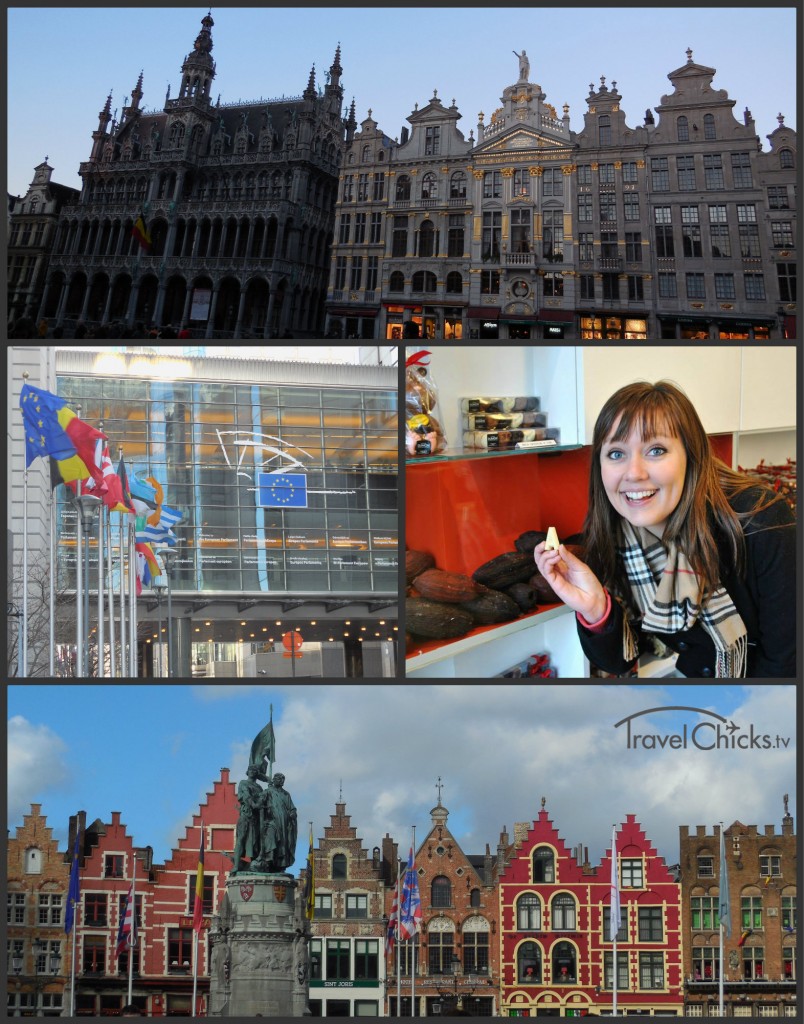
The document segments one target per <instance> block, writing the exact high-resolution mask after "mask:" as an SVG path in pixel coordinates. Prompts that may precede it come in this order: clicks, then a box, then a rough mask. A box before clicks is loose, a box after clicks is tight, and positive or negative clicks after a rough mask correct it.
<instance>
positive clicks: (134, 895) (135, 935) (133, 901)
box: [126, 847, 140, 1003]
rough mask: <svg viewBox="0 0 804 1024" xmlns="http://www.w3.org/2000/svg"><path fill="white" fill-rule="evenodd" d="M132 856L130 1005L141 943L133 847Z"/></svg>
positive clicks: (129, 955) (135, 863) (135, 857)
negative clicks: (137, 950) (136, 950)
mask: <svg viewBox="0 0 804 1024" xmlns="http://www.w3.org/2000/svg"><path fill="white" fill-rule="evenodd" d="M131 856H132V859H133V861H134V872H133V874H132V876H131V931H130V932H129V936H128V938H129V946H128V999H127V1000H126V1002H128V1003H130V1002H131V1001H132V996H131V994H132V990H133V987H134V943H135V941H136V942H139V941H140V936H139V932H138V931H137V855H136V853H134V848H133V847H132V850H131Z"/></svg>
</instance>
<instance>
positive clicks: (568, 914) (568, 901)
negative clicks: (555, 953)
mask: <svg viewBox="0 0 804 1024" xmlns="http://www.w3.org/2000/svg"><path fill="white" fill-rule="evenodd" d="M552 917H553V931H555V932H574V931H575V900H574V899H573V898H572V896H569V895H568V894H567V893H562V894H561V895H560V896H556V897H555V899H554V900H553V903H552Z"/></svg>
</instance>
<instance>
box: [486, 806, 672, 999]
mask: <svg viewBox="0 0 804 1024" xmlns="http://www.w3.org/2000/svg"><path fill="white" fill-rule="evenodd" d="M517 831H518V832H519V835H518V839H517V841H516V842H515V843H514V846H513V847H512V849H511V850H510V854H509V857H508V863H507V866H506V867H505V869H504V871H502V873H501V875H500V884H499V894H500V943H501V952H500V960H501V964H500V973H501V992H502V1000H501V1002H502V1013H503V1015H504V1016H535V1015H537V1014H538V1015H553V1016H584V1015H585V1014H586V1013H588V1012H590V1011H591V1012H593V1013H594V1014H596V1015H599V1014H601V1013H602V1014H605V1013H611V1010H612V1004H613V996H612V987H611V981H612V970H611V964H612V960H611V954H612V943H611V942H609V941H607V940H606V937H607V936H608V929H607V928H606V931H605V936H606V937H604V918H605V917H607V916H608V908H609V906H610V886H611V849H610V848H609V849H607V851H606V853H605V855H604V857H603V858H602V860H601V862H600V864H599V865H598V866H597V867H596V868H592V867H591V866H590V865H589V864H587V863H580V862H579V860H578V856H577V854H576V852H575V851H571V850H569V849H568V848H567V846H566V844H565V843H564V841H563V839H562V838H561V836H560V835H559V833H558V830H557V829H556V827H555V826H554V825H553V823H552V821H551V820H550V818H549V816H548V813H547V811H546V810H544V809H542V810H541V811H540V812H539V816H538V819H537V820H536V821H535V822H534V823H533V825H532V826H529V827H527V828H526V829H525V828H522V829H521V830H520V829H518V830H517ZM617 859H618V865H619V889H620V904H621V907H622V928H621V931H620V933H619V936H618V940H617V961H618V963H619V964H620V965H621V966H620V971H619V977H618V983H617V1010H618V1014H619V1013H626V1012H641V1013H647V1014H657V1013H661V1014H663V1015H671V1016H672V1015H676V1014H679V1013H680V1012H681V1007H682V1004H683V999H682V994H681V988H682V970H681V900H680V885H679V883H678V882H677V881H675V879H674V877H673V875H672V873H671V872H670V871H669V870H668V868H667V866H666V864H665V862H664V860H663V858H661V857H660V856H659V855H658V853H657V852H656V849H655V848H654V847H653V845H652V844H651V843H650V841H649V840H648V838H647V837H646V835H645V833H644V831H643V830H642V828H641V826H640V825H639V823H638V822H637V821H636V820H635V817H634V815H633V814H629V815H628V816H627V818H626V821H625V822H624V823H623V824H621V825H620V826H619V828H618V829H617ZM606 961H608V968H607V969H606ZM604 970H605V975H604Z"/></svg>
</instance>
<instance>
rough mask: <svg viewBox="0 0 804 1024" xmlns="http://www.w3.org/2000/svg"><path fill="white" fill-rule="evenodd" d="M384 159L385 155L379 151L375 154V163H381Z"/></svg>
mask: <svg viewBox="0 0 804 1024" xmlns="http://www.w3.org/2000/svg"><path fill="white" fill-rule="evenodd" d="M384 159H385V153H383V151H382V150H380V151H379V153H378V154H377V163H382V162H383V160H384Z"/></svg>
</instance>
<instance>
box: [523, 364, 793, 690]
mask: <svg viewBox="0 0 804 1024" xmlns="http://www.w3.org/2000/svg"><path fill="white" fill-rule="evenodd" d="M584 533H585V541H586V547H585V557H586V562H583V561H581V560H580V559H579V558H578V557H576V555H575V554H573V553H572V552H571V551H568V550H567V549H566V548H565V547H564V546H563V545H561V546H560V547H559V549H558V551H555V550H547V549H546V545H545V544H544V543H541V544H539V545H537V547H536V549H535V552H534V557H535V559H536V563H537V565H538V567H539V570H540V571H541V572H542V574H543V575H544V576H545V577H546V578H547V580H548V582H549V583H550V585H551V586H552V587H553V589H554V590H555V592H556V593H557V594H558V596H559V597H560V598H561V600H562V601H564V603H565V604H567V605H568V606H569V607H570V608H572V609H573V610H574V611H575V612H576V614H577V617H578V632H579V636H580V640H581V645H582V646H583V648H584V650H585V651H586V653H587V655H588V657H589V658H590V659H591V660H593V661H594V662H595V663H596V664H598V665H600V666H601V667H603V668H604V669H606V670H607V671H610V672H617V673H622V672H623V671H626V670H627V669H628V667H629V666H630V665H632V664H633V662H634V661H635V660H636V658H637V657H638V655H639V653H640V648H641V647H645V646H647V644H648V643H649V637H650V635H651V634H658V635H659V636H660V638H661V640H662V641H663V642H664V643H665V644H666V645H667V646H668V647H670V648H671V649H672V650H674V651H676V652H677V653H678V661H677V667H678V670H679V671H680V672H682V673H683V674H684V675H686V676H704V677H706V676H718V677H742V676H748V677H759V676H775V677H781V678H786V677H790V676H794V675H795V524H794V519H793V514H792V512H791V511H790V508H789V507H788V505H787V504H786V503H785V502H784V500H783V499H782V498H781V496H780V495H778V494H775V493H774V492H773V491H771V490H770V489H768V488H767V487H765V486H764V485H763V484H762V483H761V482H760V481H758V480H756V479H753V478H751V477H748V476H746V475H745V474H743V473H737V472H735V471H733V470H731V469H729V467H728V466H726V465H725V464H724V463H722V462H721V461H720V460H719V459H717V458H716V457H715V456H714V454H713V452H712V449H711V446H710V442H709V439H708V437H707V435H706V432H705V430H704V428H703V425H702V424H701V421H700V418H699V416H698V414H697V412H696V411H695V409H694V407H693V405H692V403H691V402H690V400H689V399H688V398H687V396H686V395H685V394H684V392H683V391H681V390H680V389H679V388H678V387H676V386H675V385H673V384H670V383H669V382H667V381H659V382H658V383H657V384H648V383H642V382H639V383H635V384H629V385H627V386H626V387H624V388H621V389H620V390H619V391H617V392H616V393H615V394H614V395H612V397H611V398H610V399H609V400H608V401H607V402H606V404H605V405H604V407H603V409H602V410H601V412H600V415H599V416H598V419H597V422H596V424H595V429H594V435H593V440H592V459H591V479H590V486H589V511H588V513H587V518H586V524H585V528H584Z"/></svg>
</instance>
